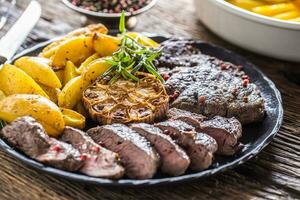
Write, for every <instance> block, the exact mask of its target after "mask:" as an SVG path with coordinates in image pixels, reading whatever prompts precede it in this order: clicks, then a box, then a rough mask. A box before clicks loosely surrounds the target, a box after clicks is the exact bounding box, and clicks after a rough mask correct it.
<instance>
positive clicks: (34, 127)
mask: <svg viewBox="0 0 300 200" xmlns="http://www.w3.org/2000/svg"><path fill="white" fill-rule="evenodd" d="M1 135H2V136H3V137H4V138H5V139H6V140H7V141H8V142H9V143H10V144H12V145H13V146H14V147H16V148H17V149H19V150H21V151H23V152H24V153H25V154H26V155H28V156H29V157H31V158H33V159H35V160H38V161H40V162H42V163H45V164H49V165H51V166H54V167H57V168H61V169H65V170H68V171H76V170H78V169H79V168H80V167H81V166H82V160H81V159H80V153H79V152H78V151H77V150H76V149H74V148H73V147H72V146H71V145H69V144H66V143H64V142H60V141H58V140H56V139H54V138H49V136H48V135H47V134H46V132H45V130H44V128H43V127H42V125H41V124H39V123H38V122H36V120H35V119H33V118H32V117H20V118H18V119H16V120H15V121H13V122H12V123H10V124H9V125H7V126H5V127H4V128H3V129H2V130H1Z"/></svg>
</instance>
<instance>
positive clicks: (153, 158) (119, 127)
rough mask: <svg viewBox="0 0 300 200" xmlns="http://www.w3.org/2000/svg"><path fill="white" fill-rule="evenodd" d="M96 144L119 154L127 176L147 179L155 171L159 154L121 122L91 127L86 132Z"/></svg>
mask: <svg viewBox="0 0 300 200" xmlns="http://www.w3.org/2000/svg"><path fill="white" fill-rule="evenodd" d="M87 133H88V134H89V135H90V136H91V137H92V139H93V140H94V141H95V142H97V143H98V144H101V145H103V146H104V147H106V148H107V149H109V150H111V151H113V152H116V153H118V154H119V155H120V158H121V163H122V164H123V166H124V167H125V173H126V175H127V176H128V177H129V178H133V179H148V178H152V177H153V176H154V174H155V173H156V170H157V167H158V165H159V155H158V154H157V152H156V151H155V150H154V149H153V148H152V147H151V146H150V143H149V142H148V141H147V140H146V139H145V138H144V137H142V136H140V135H139V134H138V133H137V132H135V131H133V130H132V129H130V128H128V127H127V126H125V125H123V124H112V125H105V126H101V127H95V128H91V129H90V130H88V132H87Z"/></svg>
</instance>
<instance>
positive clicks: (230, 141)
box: [201, 116, 243, 155]
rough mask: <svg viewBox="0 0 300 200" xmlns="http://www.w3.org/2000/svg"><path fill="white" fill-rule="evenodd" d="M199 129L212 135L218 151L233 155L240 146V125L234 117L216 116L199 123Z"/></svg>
mask: <svg viewBox="0 0 300 200" xmlns="http://www.w3.org/2000/svg"><path fill="white" fill-rule="evenodd" d="M201 131H202V132H204V133H206V134H208V135H210V136H211V137H213V138H214V139H215V140H216V141H217V143H218V153H219V154H222V155H233V154H235V153H236V152H237V151H239V150H240V149H241V148H242V146H243V145H242V144H241V143H239V142H238V140H239V138H240V137H241V136H242V125H241V123H240V122H239V121H238V120H237V119H236V118H234V117H232V118H224V117H220V116H216V117H214V118H212V119H211V120H207V121H203V122H202V123H201Z"/></svg>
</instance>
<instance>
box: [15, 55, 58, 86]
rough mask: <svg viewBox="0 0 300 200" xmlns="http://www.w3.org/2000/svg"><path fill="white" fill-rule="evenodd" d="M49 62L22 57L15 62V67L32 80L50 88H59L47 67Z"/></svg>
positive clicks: (52, 72) (37, 58)
mask: <svg viewBox="0 0 300 200" xmlns="http://www.w3.org/2000/svg"><path fill="white" fill-rule="evenodd" d="M50 62H51V60H49V59H46V58H40V57H29V56H24V57H21V58H19V59H18V60H16V61H15V63H14V64H15V66H16V67H18V68H20V69H22V70H23V71H24V72H26V73H27V74H28V75H29V76H30V77H31V78H33V80H35V81H36V82H38V83H42V84H44V85H46V86H49V87H52V88H61V86H62V85H61V82H60V80H59V79H58V77H57V76H56V74H55V72H54V71H53V69H52V68H51V67H50V66H49V63H50Z"/></svg>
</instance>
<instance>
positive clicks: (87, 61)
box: [76, 53, 100, 74]
mask: <svg viewBox="0 0 300 200" xmlns="http://www.w3.org/2000/svg"><path fill="white" fill-rule="evenodd" d="M98 58H100V56H99V55H98V54H97V53H94V54H93V55H91V56H90V57H88V58H87V59H86V60H85V61H84V62H83V63H81V65H80V67H79V68H78V69H77V70H76V71H77V73H78V74H81V73H82V72H83V71H84V69H85V68H86V67H87V66H88V65H89V64H90V63H91V62H92V61H94V60H96V59H98Z"/></svg>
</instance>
